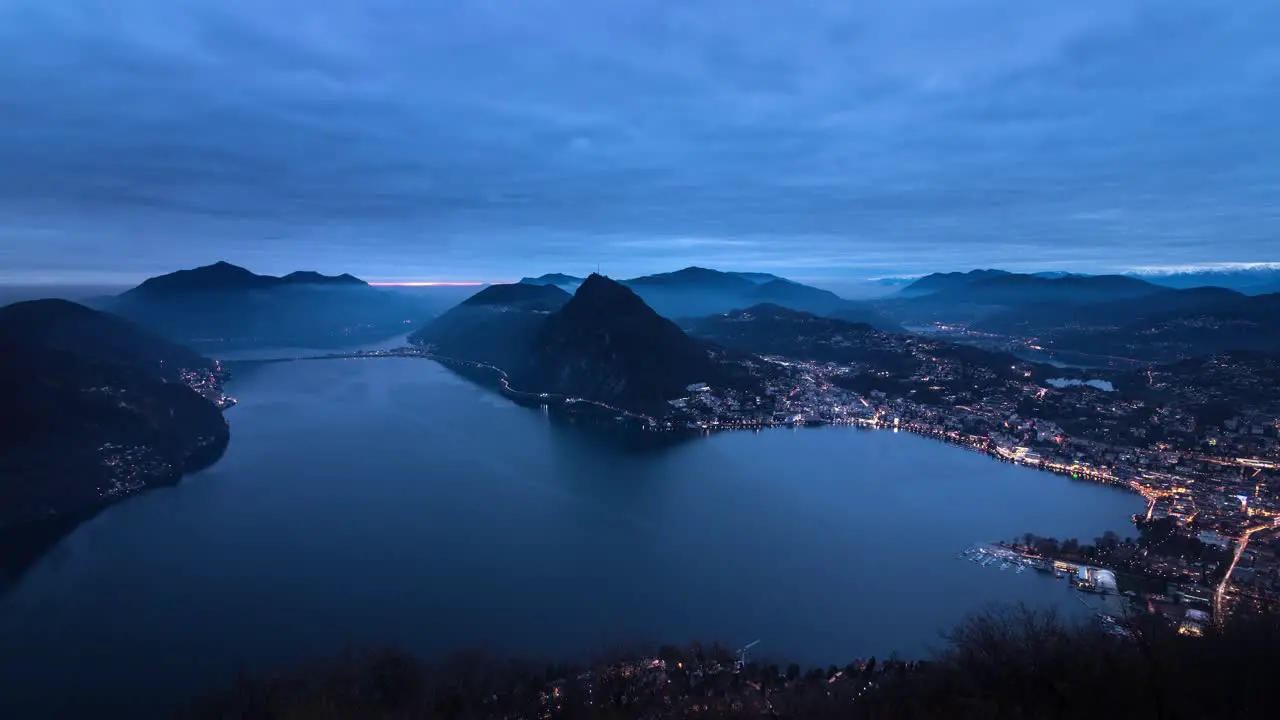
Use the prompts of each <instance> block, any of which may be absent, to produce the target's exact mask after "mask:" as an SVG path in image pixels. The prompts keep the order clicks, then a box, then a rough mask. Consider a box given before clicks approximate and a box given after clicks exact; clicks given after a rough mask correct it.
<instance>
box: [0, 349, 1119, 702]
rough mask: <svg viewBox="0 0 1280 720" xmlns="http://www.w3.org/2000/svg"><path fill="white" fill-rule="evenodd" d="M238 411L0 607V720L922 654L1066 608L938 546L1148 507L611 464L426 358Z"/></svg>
mask: <svg viewBox="0 0 1280 720" xmlns="http://www.w3.org/2000/svg"><path fill="white" fill-rule="evenodd" d="M231 392H233V393H234V394H235V395H236V396H237V397H238V398H239V399H240V405H239V406H237V407H236V408H234V409H233V410H231V411H230V413H229V417H230V419H231V422H232V433H233V439H232V443H231V447H230V449H229V450H228V452H227V454H226V456H225V458H224V459H223V460H222V461H221V462H220V463H219V464H218V465H216V466H215V467H213V468H211V469H210V470H208V471H206V472H203V473H200V474H199V475H196V476H192V477H189V478H187V479H185V480H184V481H183V482H182V483H181V485H179V486H178V487H176V488H172V489H162V490H157V491H153V492H150V493H147V494H145V495H143V496H141V497H138V498H135V499H132V500H130V501H128V502H126V503H124V504H122V505H119V506H117V507H114V508H112V509H111V510H109V511H107V512H105V513H103V514H102V515H100V516H99V517H97V518H96V519H94V520H93V521H91V522H89V523H87V524H85V525H84V526H82V527H81V528H80V529H79V530H77V531H76V532H75V533H74V534H73V535H72V536H70V537H68V538H67V539H66V540H65V541H64V542H62V543H61V544H60V545H59V546H58V547H57V548H55V549H54V550H53V551H52V552H51V553H50V554H49V555H48V556H47V557H46V558H45V559H44V560H43V561H42V562H41V563H40V564H39V565H38V566H37V567H36V568H34V569H33V570H32V571H31V572H30V573H29V574H28V576H27V577H26V578H25V579H24V580H23V582H22V583H21V584H19V585H18V587H17V588H16V589H15V590H13V591H12V592H11V593H10V594H9V595H8V596H6V597H5V598H3V599H0V663H2V664H3V666H4V667H5V673H4V675H3V679H0V693H3V695H0V700H3V701H4V702H3V703H0V708H2V707H6V706H9V707H16V708H18V709H19V710H22V711H24V712H27V713H28V714H36V713H45V714H59V713H65V712H69V711H70V710H69V708H70V707H71V706H70V703H72V702H73V701H74V698H75V697H81V698H92V699H93V707H95V708H96V709H98V710H104V709H107V708H109V709H113V710H120V709H123V708H129V707H140V708H146V707H153V705H151V703H159V702H170V701H172V700H173V699H174V698H181V697H185V696H188V695H189V694H190V693H192V692H198V691H201V690H204V689H207V688H208V687H209V686H210V685H217V684H219V683H221V682H223V681H225V680H226V679H228V678H229V677H231V676H232V675H233V673H234V672H235V671H236V670H238V669H242V668H243V669H255V668H264V667H271V666H275V665H278V664H281V663H288V662H290V661H295V660H297V659H299V658H303V657H309V656H314V655H316V654H322V653H326V652H332V651H336V650H338V649H340V648H341V647H342V646H344V645H346V644H348V643H352V644H356V645H366V644H370V643H388V642H389V643H394V644H396V645H400V646H403V647H406V648H408V649H411V650H413V651H415V652H417V653H419V654H422V655H424V656H431V655H433V654H435V653H438V652H441V651H444V650H448V649H452V648H458V647H475V646H481V645H484V646H489V647H490V648H493V649H496V650H500V651H503V652H510V653H516V654H521V655H526V656H536V657H572V656H579V655H581V654H584V653H586V652H590V651H592V650H594V649H598V648H600V647H601V646H602V645H603V644H607V643H615V642H625V641H636V640H649V641H683V640H687V639H692V638H704V639H718V640H721V641H723V642H725V643H727V644H745V643H747V642H749V641H751V640H756V639H760V640H761V644H760V645H759V646H758V648H759V650H761V651H762V652H765V653H766V654H768V655H770V656H775V657H782V658H795V659H798V660H801V661H805V662H810V663H818V662H821V663H828V662H839V663H843V662H847V661H848V660H850V659H852V658H853V657H865V656H867V655H873V654H874V655H880V656H884V655H887V654H889V653H890V652H893V651H895V650H896V651H897V652H899V653H900V654H902V655H905V656H914V655H921V654H923V653H925V652H927V651H928V649H929V648H930V647H934V646H936V645H938V642H939V636H938V633H939V631H940V630H942V629H944V628H946V627H948V626H950V625H951V624H953V623H954V622H956V621H957V620H959V619H960V618H961V617H962V616H963V615H964V614H965V613H967V612H969V611H971V610H974V609H976V608H978V607H980V606H982V605H983V604H984V603H986V602H989V601H993V600H1012V601H1016V600H1023V601H1029V602H1035V603H1043V604H1056V605H1059V606H1061V607H1062V608H1064V609H1067V610H1071V611H1079V610H1081V609H1082V608H1081V606H1080V604H1079V603H1078V602H1077V601H1076V600H1075V599H1074V596H1073V595H1072V594H1071V593H1070V591H1068V590H1067V589H1066V588H1065V587H1064V585H1063V584H1062V583H1057V582H1053V581H1052V580H1050V579H1047V578H1045V577H1043V576H1040V575H1037V574H1035V573H1030V572H1028V573H1024V574H1022V575H1015V574H1014V573H1013V572H1012V571H1008V572H1001V571H999V570H998V569H996V568H995V567H989V568H985V569H983V568H980V567H978V566H977V565H975V564H973V563H970V562H965V561H959V560H957V559H956V558H955V556H956V554H957V553H958V552H960V551H961V550H963V549H964V548H966V547H967V546H969V545H970V544H972V543H974V542H977V541H988V540H996V539H1002V538H1003V539H1007V538H1012V537H1015V536H1017V535H1019V534H1021V533H1023V532H1026V531H1032V532H1036V533H1038V534H1043V535H1056V536H1062V537H1065V536H1075V537H1079V538H1087V539H1092V538H1093V537H1095V536H1097V535H1100V534H1101V533H1102V532H1103V531H1104V530H1108V529H1111V530H1115V531H1117V532H1120V533H1121V534H1122V535H1124V534H1127V531H1128V527H1127V522H1126V518H1127V516H1128V515H1129V514H1131V513H1133V512H1135V511H1137V510H1139V509H1140V508H1141V502H1140V500H1139V499H1138V498H1137V497H1136V496H1132V495H1129V494H1126V493H1123V492H1120V491H1118V490H1113V489H1110V488H1106V487H1102V486H1098V485H1093V484H1088V483H1083V482H1074V481H1071V480H1068V479H1065V478H1061V477H1057V476H1053V475H1048V474H1042V473H1037V472H1035V471H1032V470H1028V469H1025V468H1018V467H1015V466H1012V465H1007V464H1001V463H997V462H994V461H992V460H990V459H988V458H986V457H984V456H981V455H978V454H976V453H970V452H965V451H962V450H959V449H956V448H953V447H948V446H945V445H942V444H938V443H935V442H932V441H929V440H925V439H922V438H919V437H915V436H912V435H909V434H905V433H902V434H895V433H892V432H886V431H880V432H867V431H859V430H855V429H852V428H823V429H804V430H773V431H766V432H760V433H750V432H739V433H726V434H720V435H715V436H711V437H708V438H700V439H697V440H694V441H691V442H685V443H680V444H676V445H675V446H673V447H666V448H661V449H659V448H649V449H646V450H638V449H634V448H630V449H628V448H625V447H623V446H621V445H619V444H617V443H610V442H604V441H602V440H601V438H599V437H597V436H595V435H593V434H590V433H586V432H584V431H582V430H580V429H578V428H574V427H571V426H565V425H563V424H560V423H557V422H553V421H552V420H551V419H550V418H548V417H547V416H546V415H545V414H543V413H540V412H538V411H536V410H529V409H525V408H520V407H517V406H514V405H511V404H509V403H507V402H506V401H505V400H503V399H502V398H501V397H499V396H497V395H495V394H493V393H491V392H490V391H488V390H485V389H482V388H479V387H477V386H475V385H472V384H470V383H468V382H466V381H464V380H462V379H460V378H458V377H456V376H454V375H453V374H451V373H450V372H448V371H447V370H444V369H443V368H441V367H439V366H437V365H435V364H434V363H431V362H429V361H425V360H419V359H409V358H387V359H362V360H329V361H307V362H294V363H280V364H271V365H262V366H256V367H255V368H253V369H250V370H245V371H243V372H241V373H240V374H239V376H238V377H237V378H236V380H235V382H234V384H233V385H232V386H231ZM22 716H24V717H25V716H26V715H22ZM15 717H16V716H15Z"/></svg>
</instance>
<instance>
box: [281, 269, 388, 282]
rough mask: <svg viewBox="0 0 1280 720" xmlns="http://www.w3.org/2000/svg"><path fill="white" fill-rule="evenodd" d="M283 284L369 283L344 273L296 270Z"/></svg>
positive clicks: (285, 278) (286, 277)
mask: <svg viewBox="0 0 1280 720" xmlns="http://www.w3.org/2000/svg"><path fill="white" fill-rule="evenodd" d="M280 280H281V282H282V283H285V284H289V285H368V284H369V283H367V282H365V281H363V280H361V279H360V278H358V277H355V276H354V275H351V274H350V273H342V274H341V275H324V274H321V273H318V272H316V271H314V270H295V271H294V272H291V273H289V274H288V275H285V276H284V277H282V278H280Z"/></svg>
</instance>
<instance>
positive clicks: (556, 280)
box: [520, 273, 582, 286]
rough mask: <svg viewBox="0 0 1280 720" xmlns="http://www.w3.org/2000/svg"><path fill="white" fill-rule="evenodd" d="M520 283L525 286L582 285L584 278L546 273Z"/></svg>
mask: <svg viewBox="0 0 1280 720" xmlns="http://www.w3.org/2000/svg"><path fill="white" fill-rule="evenodd" d="M520 282H521V283H522V284H524V285H560V286H565V285H581V284H582V278H580V277H574V276H573V275H565V274H564V273H546V274H545V275H539V276H538V277H523V278H520Z"/></svg>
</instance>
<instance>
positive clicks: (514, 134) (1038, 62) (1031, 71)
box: [0, 0, 1280, 279]
mask: <svg viewBox="0 0 1280 720" xmlns="http://www.w3.org/2000/svg"><path fill="white" fill-rule="evenodd" d="M1275 27H1280V6H1277V5H1276V4H1275V3H1274V2H1271V1H1270V0H1237V1H1236V2H1232V3H1221V2H1216V1H1215V2H1211V1H1209V0H1184V1H1181V2H1169V1H1168V0H1078V1H1077V2H1072V3H1063V2H1059V1H1057V0H898V1H897V2H894V3H881V2H872V1H870V0H867V1H864V2H850V1H849V0H790V1H788V2H780V1H779V2H764V1H762V2H752V3H744V2H738V1H737V0H704V1H703V2H699V3H696V4H688V3H684V4H681V3H670V2H666V1H665V0H601V1H599V2H593V1H590V0H526V1H525V2H520V3H500V4H495V3H458V2H447V1H445V0H170V1H169V2H164V3H159V2H154V1H153V0H9V1H8V2H6V3H4V4H3V5H2V6H0V47H4V48H5V62H3V63H0V114H3V117H4V118H5V121H4V122H3V123H2V124H0V158H3V160H4V165H5V170H6V171H5V172H4V173H0V249H3V250H4V251H5V258H6V261H7V262H8V263H10V264H11V266H13V267H21V268H26V269H28V270H29V271H30V272H31V273H32V274H33V275H40V276H49V277H59V276H66V275H68V274H70V273H72V272H80V273H83V272H84V271H85V269H86V268H100V269H101V270H102V272H103V273H108V272H109V273H114V274H119V273H130V272H132V273H137V274H139V275H144V274H147V273H151V272H157V271H162V270H167V269H171V267H173V266H180V265H191V264H194V263H197V262H206V261H209V260H214V259H219V258H222V257H227V258H229V259H232V260H236V261H239V262H243V263H245V264H248V265H251V266H254V267H256V268H258V269H261V270H263V271H272V272H282V271H287V270H290V269H292V268H293V267H294V266H295V265H297V264H298V263H300V262H302V261H303V260H304V259H305V260H308V261H309V262H310V263H311V264H313V265H314V264H315V263H316V262H317V261H318V262H321V263H322V264H324V265H325V269H328V270H331V271H336V270H343V271H347V270H350V271H353V272H358V273H361V274H364V275H368V276H371V277H379V276H388V277H389V276H393V275H394V276H396V277H401V276H403V275H404V273H405V272H406V269H409V270H415V269H416V270H420V271H421V272H422V273H423V276H424V277H431V278H440V277H455V278H457V279H468V278H471V277H491V276H495V275H497V276H514V277H518V276H520V275H524V274H528V273H529V272H541V271H554V270H561V269H563V267H564V266H565V265H567V264H578V265H582V264H590V263H593V262H594V261H596V260H597V259H599V260H601V261H603V262H609V263H610V264H611V265H615V266H617V265H623V266H626V267H634V269H635V272H636V273H637V274H638V273H640V272H649V271H655V270H667V269H672V267H673V266H678V265H680V264H689V263H691V262H694V261H695V260H696V261H698V262H700V263H704V264H710V265H733V266H735V267H751V268H764V269H779V270H782V269H785V268H789V267H790V268H805V267H827V268H830V269H831V270H832V271H833V272H847V273H851V274H856V273H859V272H871V273H873V274H884V272H882V271H887V272H890V273H893V272H902V273H918V272H923V271H929V270H933V269H958V268H963V267H968V266H971V265H983V266H988V265H999V266H1005V267H1022V266H1025V267H1033V268H1035V269H1042V268H1046V267H1062V268H1067V269H1080V270H1088V269H1107V268H1112V267H1121V266H1125V267H1128V266H1134V265H1146V264H1180V263H1187V264H1195V263H1205V262H1212V261H1215V260H1218V259H1220V258H1218V257H1216V256H1217V255H1219V254H1220V253H1221V252H1222V251H1223V248H1224V247H1229V248H1230V250H1231V252H1230V255H1231V257H1232V258H1233V259H1237V260H1240V261H1269V260H1274V259H1275V258H1277V257H1280V232H1277V230H1280V210H1277V207H1276V201H1275V198H1276V197H1280V135H1277V134H1276V133H1275V132H1274V130H1273V129H1272V128H1271V127H1270V124H1271V123H1270V118H1272V117H1275V116H1276V115H1277V114H1278V113H1280V98H1278V97H1277V95H1276V93H1275V91H1274V88H1275V87H1277V86H1280V53H1277V52H1276V51H1275V50H1274V39H1273V38H1272V37H1271V35H1272V34H1273V33H1272V29H1273V28H1275ZM602 238H603V239H604V242H603V243H602V240H601V239H602ZM601 256H603V257H601ZM624 274H626V273H624Z"/></svg>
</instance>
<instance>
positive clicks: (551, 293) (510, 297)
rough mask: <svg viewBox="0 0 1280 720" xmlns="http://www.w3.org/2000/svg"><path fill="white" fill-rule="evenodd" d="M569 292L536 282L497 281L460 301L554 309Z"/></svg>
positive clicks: (464, 303)
mask: <svg viewBox="0 0 1280 720" xmlns="http://www.w3.org/2000/svg"><path fill="white" fill-rule="evenodd" d="M569 297H570V295H569V293H567V292H565V291H564V290H562V289H561V288H559V287H557V286H555V285H541V284H536V283H499V284H496V285H490V286H489V287H486V288H484V289H483V290H481V291H480V292H477V293H476V294H475V295H472V296H471V297H469V298H467V299H466V300H463V301H462V303H461V304H462V305H464V306H468V307H476V306H483V305H519V306H527V307H529V309H536V308H534V307H533V306H545V309H549V310H554V309H556V308H558V307H560V306H561V305H564V304H565V303H566V302H567V301H568V300H569Z"/></svg>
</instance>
